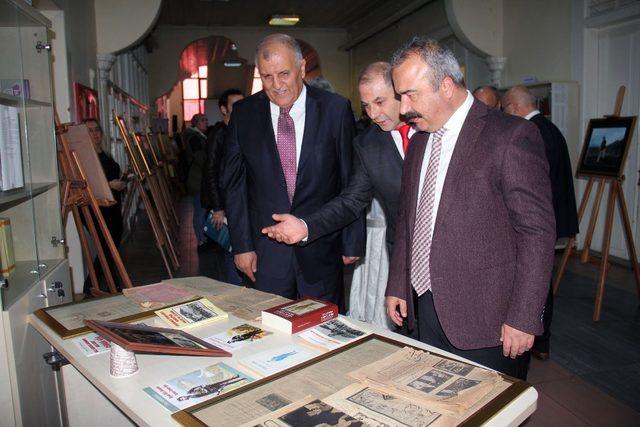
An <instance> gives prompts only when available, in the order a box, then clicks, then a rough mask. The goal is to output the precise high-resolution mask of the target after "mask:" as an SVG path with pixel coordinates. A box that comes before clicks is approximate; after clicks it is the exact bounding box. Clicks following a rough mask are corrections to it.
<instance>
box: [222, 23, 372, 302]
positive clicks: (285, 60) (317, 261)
mask: <svg viewBox="0 0 640 427" xmlns="http://www.w3.org/2000/svg"><path fill="white" fill-rule="evenodd" d="M256 64H257V67H258V71H259V73H260V78H261V80H262V86H263V90H262V91H260V92H258V93H256V94H254V95H252V96H250V97H247V98H245V99H243V100H241V101H238V102H236V103H235V104H234V105H233V113H232V114H231V121H230V123H229V130H228V133H227V139H226V153H225V157H224V159H225V160H224V162H223V163H224V169H223V178H222V188H223V192H224V196H225V201H226V210H227V219H228V222H229V232H230V235H231V243H232V247H233V251H234V254H235V257H234V258H235V263H236V266H237V267H238V269H239V270H240V271H242V272H243V273H244V274H246V275H247V276H248V277H249V279H251V280H252V281H254V282H255V286H256V288H257V289H259V290H262V291H265V292H271V293H275V294H278V295H281V296H284V297H286V298H292V299H295V298H298V297H302V296H311V297H316V298H320V299H324V300H328V301H333V302H335V303H337V304H338V306H342V305H343V294H344V292H343V280H344V279H343V274H342V263H343V262H354V261H355V260H356V259H357V258H358V257H359V256H362V255H363V254H364V243H365V235H364V231H365V228H364V221H362V220H357V221H356V222H354V223H353V224H352V225H351V226H349V227H347V228H345V229H344V230H342V231H339V232H336V233H332V234H330V235H327V236H324V237H322V238H320V239H318V240H317V241H315V242H314V243H313V244H309V245H307V246H305V247H297V246H296V247H294V246H288V245H283V244H279V243H277V242H274V241H272V240H270V239H269V238H268V237H266V236H263V235H262V234H261V233H260V230H262V228H264V227H266V226H269V225H271V224H273V221H272V219H271V215H272V214H273V213H274V212H289V213H291V214H292V215H297V216H306V215H309V214H311V213H312V212H315V211H317V210H318V209H320V207H321V206H323V205H324V204H325V203H327V202H328V201H329V200H331V199H332V198H334V197H335V196H336V195H338V194H339V193H340V191H341V190H342V189H343V188H344V187H345V186H346V185H347V182H348V180H349V175H350V173H351V164H352V139H353V136H354V132H355V129H354V119H353V113H352V111H351V105H350V104H349V101H348V100H346V99H345V98H343V97H341V96H339V95H336V94H332V93H329V92H327V91H324V90H321V89H317V88H313V87H309V86H306V85H305V84H304V81H303V78H304V75H305V61H304V59H303V57H302V51H301V50H300V46H299V44H298V42H297V41H296V40H295V39H294V38H292V37H290V36H287V35H285V34H272V35H269V36H267V37H265V38H264V39H263V40H262V41H261V42H260V43H259V45H258V47H257V49H256ZM341 255H342V256H343V257H344V258H343V257H341Z"/></svg>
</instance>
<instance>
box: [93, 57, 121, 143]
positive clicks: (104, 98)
mask: <svg viewBox="0 0 640 427" xmlns="http://www.w3.org/2000/svg"><path fill="white" fill-rule="evenodd" d="M97 59H98V81H99V87H98V97H99V101H100V124H101V126H102V130H103V132H104V137H105V140H106V141H107V144H108V145H109V146H107V147H104V148H105V149H106V150H107V152H111V146H110V145H111V126H109V123H110V122H111V111H110V110H109V100H108V96H109V91H108V88H107V82H108V81H109V71H111V67H113V63H114V62H115V60H116V57H115V55H112V54H110V53H108V54H99V55H97Z"/></svg>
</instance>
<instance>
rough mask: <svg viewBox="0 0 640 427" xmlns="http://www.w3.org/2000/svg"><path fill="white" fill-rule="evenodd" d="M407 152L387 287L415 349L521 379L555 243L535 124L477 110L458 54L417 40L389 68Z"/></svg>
mask: <svg viewBox="0 0 640 427" xmlns="http://www.w3.org/2000/svg"><path fill="white" fill-rule="evenodd" d="M392 65H393V82H394V86H395V89H396V91H397V92H398V93H399V94H400V97H401V98H400V103H401V107H400V112H401V114H404V115H405V116H406V117H408V118H409V119H410V122H412V123H413V124H414V125H415V126H416V127H417V128H418V129H420V130H424V131H427V132H430V136H429V139H428V142H427V143H423V144H412V145H411V146H410V148H409V151H408V153H407V158H406V160H405V164H404V168H403V173H402V190H401V202H400V213H399V216H398V224H397V228H396V238H395V244H394V251H393V256H392V258H391V265H390V272H389V281H388V285H387V292H386V295H387V298H386V306H387V312H388V314H389V316H390V317H391V319H392V320H393V321H394V322H395V323H396V324H398V325H401V324H402V323H403V321H404V320H405V319H406V320H407V321H408V323H409V324H410V326H413V325H415V323H416V321H415V319H414V316H415V315H417V325H418V331H419V336H420V340H421V341H424V342H425V343H427V344H430V345H433V346H435V347H439V348H441V349H444V350H446V351H450V352H452V353H455V354H458V355H461V356H463V357H466V358H468V359H471V360H473V361H476V362H478V363H481V364H484V365H486V366H488V367H491V368H494V369H496V370H498V371H501V372H504V373H507V374H509V375H513V376H516V377H519V378H526V370H527V365H528V363H527V362H528V358H525V357H522V355H523V354H524V353H525V352H526V351H527V350H529V349H530V348H531V345H532V344H533V340H534V336H535V335H537V334H540V333H541V332H542V322H541V315H542V307H543V305H544V300H545V297H546V294H547V290H548V286H549V277H550V275H551V268H552V263H553V245H554V242H555V231H554V227H555V225H554V219H553V207H552V203H551V187H550V184H549V177H548V165H547V162H546V159H545V156H544V149H543V144H542V141H541V140H540V133H539V132H538V131H537V129H536V128H535V126H534V125H532V124H531V123H529V122H527V121H525V120H522V119H520V118H516V117H513V116H508V115H505V114H503V113H502V112H500V111H499V110H496V109H489V108H487V106H486V105H484V104H482V103H480V102H478V101H474V99H473V97H472V96H471V93H470V92H469V91H468V90H467V89H466V88H465V87H464V82H463V76H462V73H461V71H460V67H459V65H458V63H457V61H456V59H455V57H454V56H453V54H452V53H451V52H450V51H449V50H447V49H446V48H444V47H442V46H440V45H439V44H438V43H437V42H435V41H432V40H427V39H422V38H415V39H414V40H412V41H411V42H410V43H409V44H408V45H407V46H405V47H403V48H402V49H400V50H399V51H398V52H396V54H395V55H394V57H393V60H392Z"/></svg>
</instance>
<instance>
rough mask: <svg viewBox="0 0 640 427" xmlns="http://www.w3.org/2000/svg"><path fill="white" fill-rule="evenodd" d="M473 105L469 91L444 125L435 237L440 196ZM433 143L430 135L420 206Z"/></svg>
mask: <svg viewBox="0 0 640 427" xmlns="http://www.w3.org/2000/svg"><path fill="white" fill-rule="evenodd" d="M472 104H473V96H472V95H471V92H469V91H467V99H465V101H464V102H463V103H462V105H461V106H460V107H458V109H457V110H456V111H455V112H454V113H453V115H452V116H451V117H450V118H449V120H448V121H447V123H445V124H444V126H443V127H444V128H445V129H446V132H445V133H444V136H443V137H442V151H441V152H440V163H439V164H438V174H437V175H436V191H435V198H434V203H433V209H434V211H435V214H434V215H433V217H432V218H433V219H432V223H431V236H432V237H433V228H434V226H435V222H436V217H437V212H438V206H439V205H440V196H441V195H442V187H444V180H445V178H446V176H447V169H449V163H450V162H451V156H452V155H453V150H454V149H455V148H456V141H457V140H458V135H460V131H461V129H462V125H463V124H464V121H465V119H466V118H467V114H469V110H470V109H471V105H472ZM432 141H433V134H431V135H429V141H428V142H427V148H426V149H425V151H424V158H423V159H422V168H421V169H420V183H419V185H418V202H417V203H418V204H417V206H420V195H421V194H422V186H423V184H424V182H423V181H424V176H425V175H426V173H427V167H428V166H429V156H430V155H431V146H432Z"/></svg>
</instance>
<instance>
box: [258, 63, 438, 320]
mask: <svg viewBox="0 0 640 427" xmlns="http://www.w3.org/2000/svg"><path fill="white" fill-rule="evenodd" d="M358 90H359V92H360V100H361V102H362V106H363V107H364V109H365V111H366V112H367V115H368V116H369V117H370V118H371V120H373V122H374V123H375V125H374V126H370V127H369V128H368V129H367V130H366V131H364V132H363V133H362V134H360V135H358V136H357V137H356V138H355V140H354V142H353V145H354V150H355V156H354V165H353V172H352V174H351V177H350V178H349V185H348V186H347V187H346V188H345V189H344V190H343V191H342V193H341V194H340V196H338V197H336V198H335V199H333V200H331V201H330V202H329V203H327V204H326V205H325V206H323V207H322V209H320V210H319V211H317V212H314V213H312V214H311V215H308V216H304V217H302V219H299V218H296V217H295V216H293V215H289V214H277V215H274V219H275V220H276V221H280V222H279V224H277V225H274V226H271V227H267V228H265V229H264V230H263V233H266V234H267V235H269V237H271V238H273V239H276V240H278V241H283V242H286V243H289V244H294V243H298V242H300V241H301V240H303V239H305V244H308V243H310V242H313V241H314V240H316V239H318V238H319V237H321V236H324V235H326V234H329V233H332V232H334V231H336V230H339V229H340V228H342V227H344V226H345V225H347V224H349V223H350V222H352V221H353V220H354V219H355V218H357V217H358V216H359V215H360V214H361V212H362V211H363V210H364V209H365V208H366V207H367V206H369V204H370V203H371V201H372V200H373V198H374V197H375V198H376V199H377V200H378V201H379V202H380V205H381V206H382V210H383V211H384V217H385V220H386V247H387V253H388V254H391V249H392V247H393V236H394V230H395V224H396V218H397V214H398V206H399V201H400V176H401V174H402V163H403V161H404V155H405V152H406V150H407V149H408V147H409V146H410V145H411V144H413V143H414V141H415V140H419V139H422V140H425V139H426V135H425V134H424V133H423V132H416V131H415V130H414V129H412V128H411V127H410V126H409V125H408V124H406V123H405V122H403V121H402V119H401V117H400V101H399V99H398V97H397V95H396V94H395V92H394V90H393V82H392V81H391V65H390V64H389V63H388V62H374V63H372V64H370V65H369V66H367V67H366V68H365V69H364V70H363V71H362V73H361V74H360V77H359V79H358ZM382 283H383V285H382V286H384V283H386V276H385V277H384V278H383V279H382ZM371 285H372V286H374V285H375V283H372V284H371ZM360 291H361V289H360V288H359V287H357V286H353V287H352V296H351V298H350V301H355V298H359V300H358V304H357V307H366V308H367V309H369V308H372V310H367V311H370V312H369V313H355V314H356V315H357V317H359V318H360V319H361V320H363V319H365V318H366V319H367V320H369V319H377V318H379V319H381V322H380V323H384V325H382V324H381V326H387V325H388V322H386V319H385V313H384V307H382V305H380V306H379V307H370V305H371V304H369V303H368V301H364V300H362V297H361V296H360V295H361V294H362V292H360ZM366 295H367V296H369V295H372V298H373V299H374V300H375V301H376V302H377V301H380V300H382V299H383V298H384V288H383V287H382V288H381V289H379V290H378V291H377V292H376V291H375V290H373V289H367V292H366ZM354 306H355V305H354V304H352V308H353V307H354ZM360 310H361V311H363V310H362V309H360ZM375 310H380V314H379V316H375V314H374V313H373V311H375ZM353 314H354V313H353V311H352V315H353ZM360 314H362V315H360ZM387 327H388V326H387Z"/></svg>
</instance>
